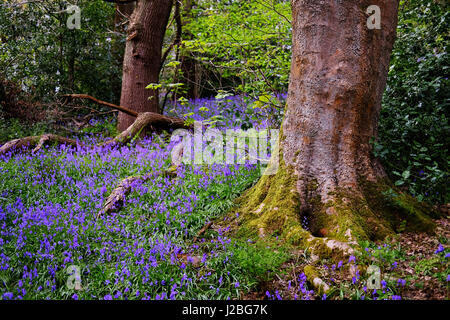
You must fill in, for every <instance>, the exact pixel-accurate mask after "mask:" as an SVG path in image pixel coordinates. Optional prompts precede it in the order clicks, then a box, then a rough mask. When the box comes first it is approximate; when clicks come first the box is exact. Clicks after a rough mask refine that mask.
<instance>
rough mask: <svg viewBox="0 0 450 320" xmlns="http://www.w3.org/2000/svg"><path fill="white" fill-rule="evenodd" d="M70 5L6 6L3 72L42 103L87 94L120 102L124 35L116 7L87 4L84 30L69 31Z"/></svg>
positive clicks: (0, 25) (0, 6)
mask: <svg viewBox="0 0 450 320" xmlns="http://www.w3.org/2000/svg"><path fill="white" fill-rule="evenodd" d="M69 5H71V3H70V2H68V1H51V0H45V1H30V2H27V3H26V4H24V5H20V4H18V3H17V2H15V1H13V2H9V1H2V2H0V74H3V75H4V76H5V77H7V78H8V79H9V80H13V81H15V82H18V83H19V84H20V85H21V86H22V88H23V89H24V90H25V91H27V92H32V93H33V94H34V95H35V96H36V98H38V99H39V100H40V101H48V100H51V99H52V98H53V96H54V94H55V93H61V92H63V93H64V92H83V93H87V94H90V95H92V96H95V97H97V98H99V99H103V100H108V101H112V102H115V101H116V102H117V101H118V100H119V98H120V97H119V96H118V94H120V90H119V92H117V90H115V89H117V88H120V82H121V75H122V70H121V63H122V61H121V60H122V57H121V56H122V54H123V49H124V48H123V47H124V46H123V44H124V35H121V36H118V35H117V34H111V33H109V32H108V29H113V17H114V10H115V9H114V5H113V4H112V3H107V2H105V1H102V0H95V1H91V0H81V1H77V5H78V6H79V7H80V9H81V29H73V30H71V29H69V28H67V25H66V22H67V19H68V18H69V13H67V12H66V11H65V10H66V9H67V7H68V6H69Z"/></svg>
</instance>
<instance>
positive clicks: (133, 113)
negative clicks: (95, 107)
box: [63, 94, 138, 117]
mask: <svg viewBox="0 0 450 320" xmlns="http://www.w3.org/2000/svg"><path fill="white" fill-rule="evenodd" d="M63 97H70V98H76V99H88V100H91V101H93V102H95V103H96V104H99V105H102V106H106V107H109V108H112V109H115V110H118V111H121V112H123V113H126V114H127V115H129V116H132V117H137V116H138V113H137V112H136V111H133V110H131V109H128V108H126V107H122V106H118V105H116V104H112V103H109V102H106V101H102V100H99V99H96V98H94V97H92V96H90V95H87V94H65V95H63Z"/></svg>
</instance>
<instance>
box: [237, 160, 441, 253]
mask: <svg viewBox="0 0 450 320" xmlns="http://www.w3.org/2000/svg"><path fill="white" fill-rule="evenodd" d="M298 179H299V178H298V177H297V176H296V175H295V174H294V171H293V170H292V168H289V167H288V166H286V165H285V164H284V162H283V160H282V159H280V165H279V169H278V171H277V173H276V174H275V175H263V176H262V178H261V179H260V180H259V181H258V183H257V184H256V185H255V186H254V187H253V188H251V189H250V190H247V191H246V192H245V193H244V194H243V195H242V196H241V197H240V198H239V199H238V200H237V201H236V206H235V207H234V209H233V210H232V211H231V212H230V214H229V217H230V218H231V220H234V223H233V224H234V226H235V232H236V235H237V236H238V237H247V238H258V237H259V238H266V237H280V238H281V239H283V240H284V241H286V242H287V243H289V244H291V245H295V246H300V247H302V248H306V247H309V248H310V249H311V250H313V251H314V252H315V254H317V255H319V256H322V257H330V256H334V257H342V255H346V254H349V253H351V252H352V251H353V249H351V248H350V247H357V243H358V242H359V241H361V240H370V241H377V240H383V239H385V238H386V237H388V236H394V235H395V234H396V233H397V232H402V231H408V232H427V233H433V231H434V223H433V222H432V220H431V218H438V216H439V215H438V213H437V212H435V211H434V209H433V208H431V207H430V206H428V205H427V204H425V203H421V202H418V201H417V200H416V199H414V198H413V197H411V196H409V195H407V194H405V193H403V192H400V191H398V190H396V189H395V188H394V187H393V186H392V185H391V184H390V182H389V181H387V180H379V181H378V182H369V181H367V180H364V179H361V181H360V190H362V191H361V192H360V193H358V194H355V192H354V191H352V190H349V189H341V190H338V191H335V192H333V193H330V194H329V195H330V199H332V200H328V201H327V202H326V203H323V202H322V201H321V199H320V197H315V198H313V200H312V201H311V200H310V203H309V207H311V208H312V209H311V210H308V211H305V210H301V206H300V204H301V201H302V199H301V198H300V196H299V194H298V192H297V190H296V183H297V180H298ZM317 187H318V186H317V183H311V191H313V190H314V189H316V188H317ZM305 222H306V225H305Z"/></svg>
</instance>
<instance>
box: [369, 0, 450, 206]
mask: <svg viewBox="0 0 450 320" xmlns="http://www.w3.org/2000/svg"><path fill="white" fill-rule="evenodd" d="M449 12H450V11H449V5H448V3H446V2H445V1H433V0H426V1H402V3H401V11H400V16H399V27H398V30H397V33H398V39H397V42H396V44H395V47H394V51H393V54H392V59H391V66H390V70H389V77H388V83H387V89H386V92H385V95H384V99H383V108H382V111H381V116H380V127H379V140H378V141H377V142H376V143H375V144H374V152H375V155H376V156H378V157H380V158H381V160H382V162H383V165H384V167H385V168H386V169H387V172H388V173H389V175H390V177H391V179H393V181H394V182H395V184H396V185H397V186H403V187H405V188H407V189H408V191H409V192H410V193H411V194H413V195H415V196H416V197H417V198H418V199H419V200H428V201H434V202H436V201H438V202H444V203H446V202H449V201H450V189H449V188H450V187H449V185H448V183H447V181H448V179H449V161H450V160H449V154H448V151H449V150H448V146H449V145H450V140H449V137H450V124H449V122H448V110H449V106H450V85H449V79H448V76H446V75H448V73H449V67H450V63H449V62H450V61H449V56H448V43H449V42H448V40H449V35H448V27H449V25H450V20H449V19H450V13H449Z"/></svg>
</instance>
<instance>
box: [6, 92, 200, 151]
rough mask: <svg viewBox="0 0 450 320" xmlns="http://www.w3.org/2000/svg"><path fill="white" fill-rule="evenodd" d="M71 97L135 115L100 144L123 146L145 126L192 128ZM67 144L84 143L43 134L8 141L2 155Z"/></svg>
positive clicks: (153, 115) (150, 114)
mask: <svg viewBox="0 0 450 320" xmlns="http://www.w3.org/2000/svg"><path fill="white" fill-rule="evenodd" d="M66 96H67V97H71V98H80V99H90V100H92V101H94V102H96V103H98V104H101V105H105V106H107V107H110V108H113V109H116V110H119V111H122V112H124V113H126V114H128V115H131V116H135V117H136V121H135V122H134V123H133V124H132V125H131V126H129V127H128V128H127V129H126V130H125V131H123V132H122V133H120V134H119V135H118V136H116V137H115V138H113V139H111V140H108V141H106V142H103V143H100V144H98V146H121V145H125V144H126V143H128V142H129V141H131V140H132V139H133V138H134V137H136V136H138V135H139V134H140V133H141V132H142V131H143V130H144V129H145V128H147V127H150V128H151V129H152V131H160V130H169V129H192V125H187V124H186V123H185V121H184V120H183V119H180V118H174V117H168V116H164V115H161V114H158V113H154V112H144V113H139V114H138V113H136V112H135V111H133V110H130V109H128V108H125V107H122V106H117V105H114V104H112V103H108V102H105V101H101V100H98V99H96V98H94V97H91V96H89V95H86V94H70V95H66ZM50 143H55V144H67V145H72V146H77V145H80V146H83V144H82V143H80V142H79V141H76V140H74V139H70V138H65V137H61V136H58V135H54V134H43V135H41V136H30V137H25V138H20V139H15V140H11V141H8V142H6V143H5V144H4V145H3V146H2V147H0V156H1V155H4V154H6V153H8V152H14V151H21V150H29V149H32V148H34V149H33V151H32V152H33V153H35V152H37V151H38V150H40V149H41V148H42V146H43V145H45V144H50Z"/></svg>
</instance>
